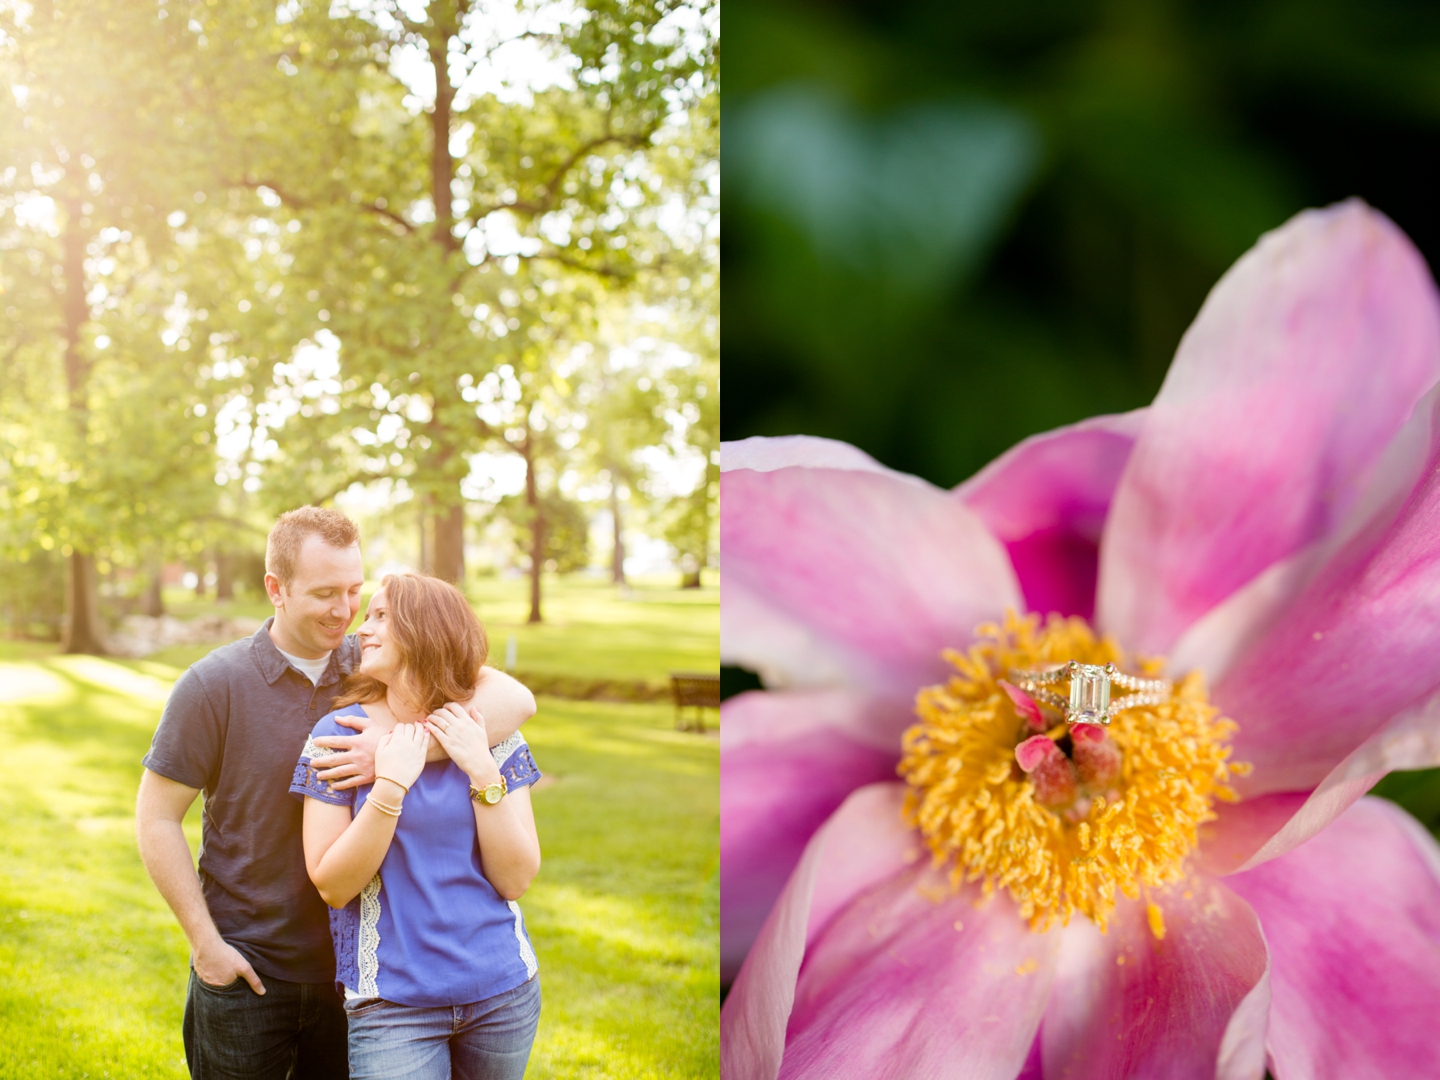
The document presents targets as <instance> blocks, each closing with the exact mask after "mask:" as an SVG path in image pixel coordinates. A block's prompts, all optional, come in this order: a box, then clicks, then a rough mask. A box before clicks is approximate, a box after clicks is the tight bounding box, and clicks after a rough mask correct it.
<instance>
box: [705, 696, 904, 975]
mask: <svg viewBox="0 0 1440 1080" xmlns="http://www.w3.org/2000/svg"><path fill="white" fill-rule="evenodd" d="M913 719H914V717H913V714H912V713H911V712H910V710H909V709H906V708H904V707H897V706H894V705H887V704H885V703H883V702H878V701H874V700H870V699H866V698H864V697H861V696H860V695H857V694H855V693H853V692H850V691H844V690H811V691H790V692H777V693H758V692H757V693H749V694H741V695H739V696H738V697H734V698H731V699H730V700H729V701H727V702H726V703H725V704H724V706H722V708H721V724H720V978H721V981H722V982H727V983H728V982H730V981H731V980H732V979H733V978H734V977H735V974H736V972H737V971H739V970H740V963H741V961H743V960H744V959H745V954H746V952H748V951H749V949H750V945H751V943H752V942H754V940H755V935H756V934H758V933H759V931H760V927H761V925H762V924H763V923H764V922H765V917H766V916H767V915H768V914H769V913H770V908H771V906H772V905H773V904H774V903H775V899H776V897H778V896H779V895H780V890H781V889H783V888H784V886H785V882H786V880H787V879H788V878H789V877H790V873H791V871H792V870H794V869H795V864H796V863H797V862H798V861H799V860H800V854H801V852H802V851H804V849H805V845H806V844H807V843H808V842H809V840H810V837H811V836H812V835H813V834H814V832H815V830H816V829H818V828H819V827H820V826H821V825H822V824H823V823H824V822H825V820H826V819H827V818H829V817H830V815H831V814H832V813H834V811H835V809H836V808H837V807H838V806H839V805H840V804H841V803H842V802H844V801H845V798H846V796H848V795H849V794H850V793H851V792H852V791H854V790H855V789H856V788H859V787H863V786H865V785H866V784H870V783H874V782H875V781H878V780H893V779H894V778H895V764H896V762H897V761H898V760H899V754H900V734H901V732H902V731H903V730H904V728H905V727H906V726H907V725H908V724H909V723H911V722H912V720H913Z"/></svg>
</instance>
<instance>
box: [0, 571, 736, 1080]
mask: <svg viewBox="0 0 1440 1080" xmlns="http://www.w3.org/2000/svg"><path fill="white" fill-rule="evenodd" d="M512 584H514V583H510V582H504V583H500V582H496V583H495V585H496V591H495V593H494V595H488V594H486V595H481V596H479V597H477V600H478V602H479V604H480V606H481V609H482V611H485V610H486V608H487V607H488V606H491V605H493V613H492V614H487V615H486V617H487V619H488V620H489V621H490V625H491V629H492V637H495V638H497V639H498V641H497V648H498V649H501V650H503V648H504V644H503V641H504V639H503V636H502V635H500V634H497V633H496V632H495V628H496V627H497V626H500V627H504V626H506V621H505V620H506V619H508V618H513V617H514V616H513V614H512V613H511V612H510V610H509V609H508V608H507V607H506V606H505V605H506V604H513V600H511V599H509V598H508V597H507V595H506V594H505V593H504V592H503V590H502V589H501V586H506V587H508V586H510V585H512ZM520 584H521V585H522V586H523V582H522V583H520ZM592 588H593V586H592V585H591V584H590V583H577V584H576V585H575V587H574V588H573V589H567V588H566V587H565V585H564V584H562V585H561V586H559V587H557V588H556V589H554V590H553V594H554V596H555V601H554V605H553V607H552V611H553V613H554V616H555V619H556V623H555V625H554V626H543V627H540V628H531V629H529V630H528V631H521V632H528V633H530V634H531V635H532V636H531V637H530V638H529V640H530V642H531V643H532V644H533V645H534V649H535V653H536V656H537V664H538V662H539V661H538V657H539V656H540V655H544V654H546V650H548V655H550V656H551V657H562V656H571V657H574V658H576V667H575V668H574V669H572V670H577V671H580V672H585V671H587V670H593V669H587V668H586V667H582V666H580V665H582V664H589V663H597V664H601V665H614V664H619V663H621V659H620V657H621V655H622V654H624V653H625V650H624V649H622V648H620V647H619V645H618V644H617V643H616V640H617V639H618V638H619V637H625V638H626V639H627V640H629V641H630V642H631V643H632V644H631V648H632V649H634V650H635V651H637V652H640V653H646V652H647V650H648V649H649V648H650V645H648V644H647V643H654V652H653V653H651V654H650V655H645V656H638V657H636V656H631V657H629V658H628V659H626V660H624V663H626V664H628V665H630V666H629V667H628V668H627V669H626V670H629V671H633V672H635V673H637V674H636V675H635V676H632V677H643V674H648V673H649V672H652V671H653V672H657V673H659V674H662V675H663V673H664V672H665V671H667V670H669V668H670V667H672V666H681V665H682V664H683V666H687V667H701V668H704V667H709V668H711V669H713V668H714V666H715V656H716V653H717V651H718V649H717V633H716V630H715V627H716V625H717V623H718V618H717V616H716V614H715V608H717V607H718V601H717V598H716V591H715V590H714V589H706V590H701V591H700V592H699V593H698V594H697V593H695V592H691V593H689V594H680V593H679V591H678V590H674V593H675V596H674V597H673V598H672V597H670V596H664V597H659V598H656V599H654V600H652V599H651V598H650V597H649V596H648V595H646V591H645V590H640V595H641V598H640V599H636V600H629V601H621V600H618V599H614V598H613V592H612V593H611V597H608V598H607V597H606V596H605V595H604V590H603V589H596V590H594V591H591V590H592ZM659 591H661V590H657V592H659ZM707 594H708V597H707ZM621 605H623V606H624V610H629V611H634V612H638V613H639V614H637V615H636V617H635V619H634V625H632V624H630V623H626V622H625V620H623V619H618V618H617V619H615V620H614V621H612V622H610V623H608V624H607V626H606V628H603V629H600V630H596V629H595V628H593V627H592V626H590V625H588V624H587V622H586V618H585V617H586V614H587V612H588V613H593V612H600V613H602V614H603V613H604V611H605V610H606V609H607V607H610V608H614V607H619V606H621ZM523 617H524V613H523V611H522V612H521V613H520V615H519V618H520V619H523ZM567 619H568V620H569V622H568V626H569V628H570V632H571V634H572V635H573V637H572V640H571V642H570V643H567V641H566V638H565V634H564V633H563V632H561V631H562V628H563V627H564V626H565V625H566V620H567ZM692 620H693V622H692ZM691 626H698V627H699V628H700V629H698V630H696V631H694V632H693V633H692V632H691V631H690V630H689V629H688V628H689V627H691ZM637 627H638V628H637ZM707 627H708V628H709V629H708V630H707V629H706V628H707ZM707 633H708V634H709V638H708V641H709V644H708V647H707V646H705V645H703V644H702V641H703V640H704V637H705V635H706V634H707ZM523 640H524V639H522V641H523ZM607 642H610V644H611V648H610V649H609V651H607V649H606V643H607ZM528 647H529V646H527V645H526V644H523V643H522V645H521V649H522V653H521V659H522V665H523V663H524V660H525V658H526V654H525V652H524V650H525V649H526V648H528ZM707 649H708V651H707ZM191 651H192V652H194V651H195V650H191ZM199 651H200V652H203V651H204V650H203V649H202V650H199ZM172 652H173V651H172ZM597 656H598V657H599V658H598V659H597V658H596V657H597ZM175 659H183V658H181V657H173V656H164V657H154V658H150V659H147V660H138V661H112V660H101V659H94V658H90V657H62V656H56V655H54V651H53V647H49V646H43V645H33V644H28V643H15V642H0V746H3V749H4V752H3V754H0V811H3V813H4V814H5V820H6V822H7V826H8V827H7V828H6V829H5V830H4V831H3V834H0V1047H3V1053H0V1080H8V1078H11V1077H27V1078H30V1077H36V1078H39V1077H45V1078H49V1077H85V1076H89V1077H102V1076H109V1077H117V1078H118V1077H151V1076H155V1077H184V1076H185V1075H186V1071H185V1065H184V1060H183V1051H182V1048H181V1043H180V1014H181V1009H182V1007H183V1001H184V981H185V973H186V957H187V952H188V950H187V946H186V943H185V940H184V937H183V936H182V935H181V933H180V931H179V928H178V926H177V925H176V924H175V921H174V919H173V917H172V916H171V915H170V912H169V910H168V909H167V908H166V907H165V904H164V902H163V901H162V900H161V899H160V897H159V895H158V894H157V893H156V892H155V891H154V889H153V887H152V886H151V885H150V882H149V880H148V878H147V877H146V876H145V872H144V869H143V868H142V867H141V865H140V861H139V858H138V856H137V855H136V852H135V841H134V819H133V802H134V793H135V787H136V784H137V783H138V781H139V776H140V765H139V761H140V758H141V756H142V755H143V754H144V752H145V749H146V747H147V746H148V745H149V740H150V735H151V732H152V731H153V729H154V726H155V722H156V720H157V718H158V717H159V713H160V709H161V706H162V704H163V702H164V699H165V695H166V693H167V692H168V689H169V685H170V683H171V681H173V679H174V678H175V677H176V676H178V674H179V672H180V669H179V668H178V667H176V666H174V664H173V662H167V660H170V661H173V660H175ZM562 670H563V669H562ZM642 673H643V674H642ZM671 723H672V710H671V709H670V707H669V706H668V705H664V704H655V705H646V704H608V703H591V702H569V701H561V700H556V699H550V698H543V699H542V700H541V704H540V714H539V715H538V716H537V717H536V718H535V719H534V720H532V721H531V722H530V723H529V724H528V725H527V727H526V736H527V737H528V738H529V740H530V742H531V744H532V746H533V747H534V750H535V756H536V758H537V760H538V761H539V763H540V767H541V769H542V771H544V772H545V773H546V774H547V775H549V776H551V777H553V778H554V782H553V783H549V784H546V785H545V786H544V787H542V788H541V790H539V791H538V792H536V793H535V797H534V799H535V813H536V817H537V819H538V822H539V827H540V833H541V843H542V846H543V849H544V854H545V862H544V867H543V869H542V870H541V872H540V876H539V877H538V878H537V879H536V881H535V884H534V885H533V886H532V888H531V890H530V892H529V893H528V894H527V895H526V897H525V899H524V900H523V901H522V905H523V906H524V908H525V912H526V918H527V921H528V923H529V926H530V931H531V936H532V938H533V940H534V942H535V947H536V951H537V953H538V954H539V959H540V967H541V979H542V983H543V986H544V995H545V1004H544V1009H543V1011H542V1016H541V1021H540V1032H539V1036H538V1037H537V1040H536V1044H535V1050H534V1054H533V1056H532V1058H531V1065H530V1070H529V1073H528V1074H527V1075H528V1076H530V1077H547V1078H548V1077H557V1078H559V1077H585V1078H592V1077H593V1078H596V1080H599V1078H605V1077H613V1078H615V1080H632V1078H634V1080H641V1078H649V1077H655V1078H659V1077H713V1076H718V1074H719V1063H718V1057H719V1049H718V1047H719V1043H718V1025H719V978H718V965H719V961H718V935H719V922H718V912H719V885H718V880H719V879H718V872H719V784H718V762H719V753H718V747H717V744H716V742H715V740H713V739H707V738H705V737H703V736H696V735H691V734H683V733H679V732H676V731H674V730H673V729H672V727H671ZM198 811H199V808H198V804H197V806H196V807H195V809H193V810H192V812H191V817H190V820H189V822H188V826H189V832H190V838H191V843H192V845H194V844H196V843H197V842H198V839H199V835H198V834H199V812H198Z"/></svg>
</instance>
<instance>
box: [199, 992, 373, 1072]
mask: <svg viewBox="0 0 1440 1080" xmlns="http://www.w3.org/2000/svg"><path fill="white" fill-rule="evenodd" d="M260 979H261V981H262V982H264V983H265V996H264V997H261V996H260V995H259V994H257V993H255V991H254V990H251V989H250V984H249V983H247V982H246V981H245V980H244V979H236V980H235V981H234V982H232V983H230V984H229V985H228V986H211V985H210V984H209V983H204V982H201V981H200V979H199V978H198V977H197V976H196V975H195V971H194V969H193V968H192V969H191V971H190V985H189V987H188V988H187V990H186V993H185V1023H184V1029H183V1031H184V1036H185V1063H186V1064H187V1065H189V1066H190V1075H191V1076H192V1077H194V1080H286V1078H287V1077H295V1078H297V1080H345V1077H346V1075H347V1070H346V1067H345V1009H344V1007H343V1005H342V1003H341V1000H340V995H339V994H337V993H336V992H335V984H334V983H293V982H286V981H285V980H283V979H277V978H275V977H274V976H273V975H261V976H260Z"/></svg>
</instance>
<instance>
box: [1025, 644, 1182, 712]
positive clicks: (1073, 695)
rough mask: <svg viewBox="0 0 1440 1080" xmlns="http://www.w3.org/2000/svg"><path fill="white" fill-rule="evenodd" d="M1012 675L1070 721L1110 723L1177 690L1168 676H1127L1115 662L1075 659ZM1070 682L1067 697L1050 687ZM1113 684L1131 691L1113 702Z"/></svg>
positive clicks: (1027, 690) (1036, 697)
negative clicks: (1127, 711)
mask: <svg viewBox="0 0 1440 1080" xmlns="http://www.w3.org/2000/svg"><path fill="white" fill-rule="evenodd" d="M1010 677H1011V678H1012V679H1013V680H1014V681H1015V685H1016V686H1018V687H1019V688H1020V689H1021V690H1024V691H1025V692H1026V693H1027V694H1029V695H1030V696H1031V697H1033V698H1034V699H1035V700H1036V701H1041V702H1044V703H1045V704H1046V705H1049V706H1051V707H1052V708H1056V709H1059V710H1060V711H1061V712H1063V713H1064V714H1065V722H1066V723H1067V724H1108V723H1110V718H1111V717H1112V716H1114V715H1115V713H1117V712H1120V711H1122V710H1124V709H1133V708H1135V707H1137V706H1139V705H1161V704H1163V703H1165V702H1166V701H1169V700H1170V695H1171V693H1172V692H1173V691H1174V687H1173V686H1172V685H1171V683H1169V682H1168V681H1166V680H1165V679H1141V678H1138V677H1137V676H1135V675H1126V674H1125V673H1124V672H1123V671H1121V670H1120V669H1119V668H1117V667H1116V666H1115V665H1114V664H1104V665H1101V664H1082V663H1079V662H1078V661H1075V660H1071V661H1069V662H1068V663H1064V664H1060V665H1059V666H1058V667H1052V668H1044V669H1042V670H1039V671H1026V670H1016V671H1012V672H1010ZM1067 681H1068V682H1069V683H1070V696H1069V698H1068V699H1067V698H1065V697H1062V696H1061V695H1060V694H1057V693H1056V692H1055V691H1054V690H1051V689H1049V688H1050V687H1052V686H1058V685H1060V684H1061V683H1062V682H1067ZM1111 686H1118V687H1119V688H1120V689H1122V690H1129V691H1132V693H1130V694H1127V695H1126V696H1125V697H1122V698H1116V699H1115V700H1114V701H1111V700H1110V688H1111Z"/></svg>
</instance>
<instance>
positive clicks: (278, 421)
mask: <svg viewBox="0 0 1440 1080" xmlns="http://www.w3.org/2000/svg"><path fill="white" fill-rule="evenodd" d="M541 7H543V5H530V4H525V5H521V6H520V7H519V8H514V7H513V5H508V4H505V3H499V2H496V3H489V4H487V3H471V2H469V0H433V2H431V3H429V4H428V5H421V6H419V7H415V6H411V7H407V8H405V9H404V14H401V13H399V10H398V9H395V10H391V9H389V8H385V7H381V8H371V7H360V8H355V9H350V10H345V9H342V8H340V7H336V6H334V5H330V4H326V3H311V2H308V0H307V2H300V3H294V4H287V5H283V6H281V7H280V8H277V7H276V5H274V4H273V3H268V4H267V3H259V2H256V0H235V2H227V3H225V4H209V3H207V4H201V3H198V2H189V0H186V2H184V3H182V4H180V5H178V6H177V5H175V4H173V3H172V4H168V5H166V4H161V5H160V6H159V7H158V8H157V7H156V6H154V5H144V4H135V3H132V2H129V0H96V2H95V3H87V4H62V5H52V4H48V3H45V4H39V5H34V6H28V5H27V6H21V7H18V8H16V7H12V8H7V9H5V10H4V11H0V68H3V70H4V73H5V74H6V76H7V77H8V81H9V83H10V84H11V85H12V86H14V87H15V88H16V90H15V95H14V97H15V102H16V107H15V108H14V109H6V110H3V111H0V148H3V150H4V155H3V160H4V161H5V162H7V163H9V162H13V163H14V164H13V165H8V164H7V165H6V166H5V167H3V168H0V380H3V382H0V386H3V392H0V451H3V452H0V558H3V559H19V558H20V557H21V556H22V555H24V556H25V557H27V558H33V557H39V556H40V555H41V554H43V553H45V552H52V551H53V552H59V553H60V554H61V555H63V556H71V555H74V556H76V557H77V558H78V557H81V556H84V557H87V558H93V560H94V561H95V563H96V565H100V566H101V567H102V573H103V572H104V570H103V567H104V566H125V567H130V568H139V567H141V566H148V565H153V564H154V563H155V562H156V561H157V560H160V559H177V558H178V559H183V560H186V561H188V562H190V563H191V564H192V565H194V564H195V563H196V562H197V561H199V562H202V563H203V562H204V561H205V560H207V559H210V558H214V557H215V556H216V555H217V554H219V553H224V554H226V555H227V556H228V555H231V554H233V555H238V556H247V555H253V554H255V553H256V552H257V551H258V548H259V545H260V542H261V539H262V537H263V533H264V531H265V527H266V525H267V523H268V520H269V519H270V518H271V516H272V515H273V514H274V513H275V512H277V511H280V510H284V509H288V508H290V507H292V506H295V505H297V504H300V503H303V502H325V501H327V500H330V499H332V498H333V497H334V496H335V495H336V494H337V493H338V492H341V491H344V490H346V489H347V488H349V487H350V486H351V485H353V484H355V483H357V482H360V483H368V482H372V481H384V482H386V483H388V484H391V485H393V486H392V488H391V490H393V491H395V492H396V493H397V498H403V497H405V496H419V497H420V498H421V500H422V501H423V504H424V505H425V506H427V507H430V508H433V512H434V516H435V519H436V520H437V521H440V520H442V519H443V520H446V521H450V522H452V523H459V522H461V521H463V517H462V516H460V515H451V514H449V511H450V510H451V509H452V508H454V507H457V506H459V505H461V503H462V502H463V501H464V499H465V497H466V493H465V490H462V484H463V483H464V482H465V481H466V479H467V477H469V476H470V474H471V471H472V458H473V457H474V455H475V454H476V453H478V452H480V451H486V450H489V451H492V452H493V451H499V452H513V453H516V454H518V455H520V456H522V457H523V458H524V459H525V461H526V464H527V468H528V469H529V470H530V471H531V472H532V473H534V474H536V476H537V478H538V479H537V483H538V486H539V487H540V488H541V489H542V490H544V491H547V492H551V493H552V496H553V497H559V495H558V494H557V493H559V492H560V491H562V489H563V490H565V491H567V492H570V493H571V494H570V495H567V496H566V497H567V498H568V497H572V495H573V488H574V484H573V483H571V482H569V481H568V480H566V479H565V478H566V477H567V476H569V474H570V473H572V472H574V470H576V469H577V468H582V467H583V465H584V463H583V462H582V461H581V460H580V456H579V455H577V454H576V452H575V451H576V442H577V439H576V437H575V432H577V431H579V430H580V429H581V428H582V427H583V426H584V417H583V407H581V404H582V403H580V397H582V396H583V395H577V393H576V391H577V386H578V383H579V381H582V380H581V379H580V378H578V376H577V372H578V371H579V369H580V368H582V367H583V366H584V365H585V363H586V362H587V358H588V357H589V356H590V355H591V352H593V348H594V342H595V337H596V333H597V328H598V326H599V325H600V321H601V315H600V314H599V313H600V312H601V311H602V309H604V310H609V309H611V308H625V307H627V306H630V305H634V304H636V303H642V302H643V303H645V304H648V305H652V306H657V305H658V306H664V305H676V304H683V303H685V302H686V296H687V290H688V289H689V283H690V282H691V281H692V280H698V279H699V278H700V277H701V276H703V275H705V274H708V275H710V277H712V278H713V276H714V275H715V272H716V266H717V263H718V256H717V253H716V251H715V244H714V237H713V235H711V233H713V229H711V230H710V232H707V231H706V230H707V228H709V226H707V225H706V224H704V221H703V220H701V219H704V218H705V215H706V214H707V213H708V214H710V215H712V216H713V212H714V209H715V207H714V205H713V204H714V177H715V172H716V168H717V162H718V123H717V121H718V103H717V100H716V99H717V96H718V68H717V66H716V64H717V56H718V42H717V35H718V13H717V10H716V9H715V7H714V5H713V3H710V2H708V0H700V2H699V3H698V4H693V5H691V4H678V3H669V2H659V3H655V2H650V0H613V2H612V0H605V2H597V3H595V4H593V5H591V6H588V7H581V8H580V9H579V10H578V11H577V13H576V17H574V18H570V19H567V20H565V21H563V22H562V23H561V24H560V26H559V29H557V30H554V31H553V32H552V31H548V30H547V31H544V32H539V33H531V32H529V31H527V32H526V33H524V34H522V37H524V38H526V39H528V40H531V41H534V42H537V43H538V44H539V47H540V51H541V52H542V53H544V54H545V55H546V57H548V59H549V61H551V62H553V64H554V70H555V72H557V73H558V76H557V78H556V79H554V80H552V81H550V82H549V83H546V82H545V81H543V80H542V81H541V82H539V83H537V85H536V86H535V87H533V88H529V87H526V86H514V85H498V84H497V83H496V82H495V80H494V78H492V77H491V75H492V74H493V73H492V72H490V71H489V69H488V68H487V65H488V64H489V63H490V61H491V58H492V55H493V54H494V53H495V52H496V50H503V49H504V48H505V47H506V44H505V42H503V41H501V40H499V39H498V38H497V37H496V35H497V34H498V33H499V32H500V31H499V30H498V29H497V28H498V27H500V26H502V25H504V24H506V23H507V21H508V22H509V23H515V21H516V19H517V18H518V19H519V20H520V21H519V24H518V25H522V26H524V25H528V24H527V22H526V20H530V21H531V22H532V23H533V20H535V19H536V18H538V17H540V15H541V14H543V13H541V12H540V8H541ZM406 57H409V58H410V62H408V66H406V65H402V64H400V63H398V61H400V60H402V59H404V58H406ZM427 58H428V63H429V67H430V71H431V73H432V74H433V73H434V72H435V71H436V69H437V67H438V72H439V78H438V79H436V80H435V84H434V87H433V88H432V89H430V90H426V89H424V88H423V87H422V86H420V85H419V84H418V83H417V85H416V86H410V85H408V84H407V82H406V81H405V80H404V79H402V78H401V77H400V75H401V73H403V72H404V71H409V72H411V73H412V74H413V73H414V72H415V63H414V62H413V61H416V60H418V61H419V62H420V66H421V67H423V66H424V65H425V63H426V62H427ZM407 77H409V76H407ZM420 82H421V83H423V82H424V78H423V74H422V75H421V76H420ZM427 95H428V97H427ZM677 209H678V210H680V211H681V217H683V218H684V219H685V221H686V222H688V224H687V225H686V226H685V227H684V228H677V227H676V226H675V225H674V220H673V219H674V218H675V215H676V211H677ZM667 215H668V217H667ZM692 219H694V220H692ZM696 221H700V224H699V225H696ZM697 230H698V231H697ZM587 350H588V351H587ZM447 539H448V540H449V541H450V543H449V548H448V550H450V551H451V552H458V551H460V550H461V548H462V544H461V541H462V540H463V536H460V535H447ZM436 546H437V550H438V549H439V547H440V545H439V544H438V542H437V545H436ZM567 550H569V551H572V552H573V551H574V550H575V549H574V545H573V544H572V545H570V547H569V548H568V549H567ZM102 564H103V565H102ZM566 565H569V563H567V564H566Z"/></svg>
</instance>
